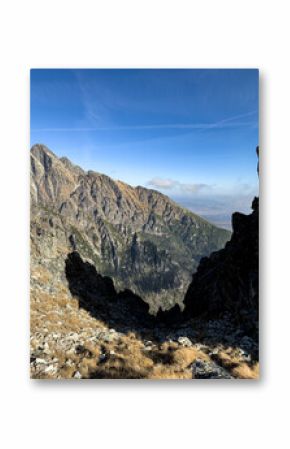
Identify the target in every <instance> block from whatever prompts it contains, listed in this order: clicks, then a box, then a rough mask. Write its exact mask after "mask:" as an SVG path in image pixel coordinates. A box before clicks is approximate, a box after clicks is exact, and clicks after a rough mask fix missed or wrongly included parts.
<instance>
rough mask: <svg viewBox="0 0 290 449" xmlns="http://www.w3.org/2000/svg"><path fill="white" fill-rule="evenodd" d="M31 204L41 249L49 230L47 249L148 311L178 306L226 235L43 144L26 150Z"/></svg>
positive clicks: (164, 200)
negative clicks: (89, 269)
mask: <svg viewBox="0 0 290 449" xmlns="http://www.w3.org/2000/svg"><path fill="white" fill-rule="evenodd" d="M31 207H32V209H33V214H32V217H36V218H35V221H37V219H40V217H41V223H39V222H38V224H37V225H36V223H32V226H33V225H35V229H38V230H39V229H40V228H41V231H39V232H40V233H41V239H42V244H44V243H45V241H46V239H47V242H50V243H49V244H50V245H51V238H50V237H51V233H52V232H55V234H54V237H53V239H52V242H53V245H54V247H55V246H57V245H60V246H61V248H63V249H62V250H60V251H63V252H68V251H71V250H72V249H73V250H77V251H78V253H79V254H80V255H81V257H83V258H84V259H88V260H90V261H91V262H92V263H93V264H94V265H95V266H96V268H97V270H98V273H100V274H101V275H103V276H109V277H111V278H112V279H113V280H114V285H115V287H116V289H117V290H118V291H121V290H124V289H130V290H131V291H132V292H133V293H134V294H136V295H138V296H140V297H141V298H143V299H144V300H145V301H147V302H148V303H149V304H150V311H151V312H152V313H156V312H157V310H158V308H159V307H161V308H163V309H168V308H171V307H172V306H173V305H174V304H179V305H180V307H182V302H183V297H184V294H185V292H186V289H187V287H188V285H189V283H190V280H191V275H192V273H193V272H194V271H195V270H196V268H197V266H198V263H199V260H200V259H201V257H203V256H206V255H209V254H210V253H211V252H212V251H214V250H217V249H220V248H222V247H223V246H224V245H225V243H226V241H227V240H228V239H229V238H230V232H228V231H226V230H224V229H219V228H217V227H216V226H214V225H212V224H210V223H208V222H207V221H205V220H204V219H202V218H201V217H199V216H197V215H195V214H193V213H192V212H190V211H188V210H186V209H184V208H182V207H180V206H179V205H178V204H176V203H174V202H173V201H172V200H171V199H170V198H169V197H167V196H165V195H163V194H162V193H160V192H158V191H156V190H151V189H146V188H145V187H141V186H138V187H132V186H130V185H128V184H126V183H124V182H122V181H116V180H113V179H112V178H110V177H109V176H107V175H105V174H101V173H97V172H95V171H91V170H90V171H88V172H85V171H84V170H82V169H81V168H80V167H78V166H76V165H74V164H73V163H72V162H71V161H69V159H67V158H58V157H57V156H56V155H55V154H54V153H53V152H52V151H50V150H49V149H48V148H47V147H45V146H44V145H34V146H33V147H32V149H31ZM52 222H57V223H58V229H57V231H56V230H52V228H51V226H50V225H49V223H52ZM46 223H48V225H46ZM46 229H48V230H49V235H47V231H46ZM48 237H49V238H48ZM37 238H38V235H37V233H36V236H35V241H37ZM72 241H73V246H72V244H71V242H72ZM42 250H43V249H42V248H41V245H40V242H39V251H42ZM47 250H48V252H49V250H50V249H49V248H47ZM52 257H55V256H54V255H52Z"/></svg>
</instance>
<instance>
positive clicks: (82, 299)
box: [65, 251, 154, 332]
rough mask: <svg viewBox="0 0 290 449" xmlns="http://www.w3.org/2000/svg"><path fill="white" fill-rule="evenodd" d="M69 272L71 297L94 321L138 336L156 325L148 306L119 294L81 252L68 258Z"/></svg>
mask: <svg viewBox="0 0 290 449" xmlns="http://www.w3.org/2000/svg"><path fill="white" fill-rule="evenodd" d="M65 272H66V278H67V280H68V286H69V290H70V292H71V294H72V295H73V296H74V297H76V298H78V301H79V305H80V307H82V308H83V309H85V310H87V311H88V312H89V313H90V314H91V315H92V316H93V317H94V318H97V319H101V320H104V321H105V322H106V323H107V324H109V325H110V326H114V327H116V328H118V329H128V330H134V331H137V332H138V331H139V330H141V329H142V328H143V327H144V326H145V327H150V326H151V325H153V323H154V321H153V317H152V316H151V315H150V314H149V306H148V304H147V303H145V302H144V301H143V300H142V299H141V298H140V297H138V296H137V295H134V293H132V292H131V291H130V290H124V291H122V292H120V293H117V292H116V290H115V287H114V283H113V281H112V279H111V278H109V277H107V276H101V275H100V274H99V273H98V272H97V271H96V268H95V267H94V265H92V264H90V263H89V262H85V261H83V260H82V258H81V256H80V255H79V253H78V252H77V251H73V252H72V253H70V254H68V256H67V259H66V261H65Z"/></svg>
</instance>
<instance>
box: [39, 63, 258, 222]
mask: <svg viewBox="0 0 290 449" xmlns="http://www.w3.org/2000/svg"><path fill="white" fill-rule="evenodd" d="M258 103H259V99H258V71H257V70H255V69H243V70H236V69H232V70H229V69H225V70H179V69H176V70H167V69H166V70H161V69H160V70H155V69H154V70H145V69H138V70H110V69H108V70H59V69H57V70H54V69H50V70H46V69H33V70H32V71H31V145H33V144H34V143H44V144H45V145H47V146H48V147H49V148H50V149H51V150H52V151H53V152H54V153H56V154H57V155H59V156H64V155H65V156H67V157H68V158H69V159H71V160H72V161H73V162H74V163H76V164H78V165H80V166H81V167H83V168H85V169H92V170H96V171H98V172H101V173H106V174H107V175H109V176H111V177H113V178H115V179H120V180H123V181H125V182H127V183H129V184H131V185H143V186H145V187H150V188H155V189H157V190H160V191H162V192H163V193H166V194H167V195H168V196H171V197H172V198H174V199H175V200H177V201H179V202H181V203H182V204H185V205H186V206H187V207H189V208H191V209H192V210H194V211H195V212H197V213H200V214H202V215H204V216H207V218H209V219H211V220H212V221H216V222H218V220H220V222H221V223H222V222H224V223H225V224H226V225H228V221H229V216H230V214H231V213H232V212H233V211H234V210H241V211H244V212H249V211H250V208H249V206H250V203H251V198H252V197H253V195H254V194H257V189H258V180H257V173H256V163H257V161H256V155H255V147H256V145H257V144H258V133H259V131H258ZM215 217H219V218H218V219H217V218H215ZM222 217H223V218H222ZM224 223H223V224H224Z"/></svg>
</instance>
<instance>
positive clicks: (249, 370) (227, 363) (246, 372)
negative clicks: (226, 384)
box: [216, 348, 259, 379]
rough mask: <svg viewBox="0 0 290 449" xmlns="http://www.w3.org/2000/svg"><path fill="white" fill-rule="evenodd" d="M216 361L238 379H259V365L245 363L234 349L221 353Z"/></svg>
mask: <svg viewBox="0 0 290 449" xmlns="http://www.w3.org/2000/svg"><path fill="white" fill-rule="evenodd" d="M216 360H217V361H218V362H219V364H221V365H222V366H223V367H224V368H226V369H228V370H229V372H230V373H231V374H232V375H233V376H234V377H236V378H238V379H258V378H259V363H255V364H253V365H252V364H250V363H246V362H244V361H243V360H242V359H241V358H240V357H238V356H237V354H236V351H235V350H234V349H233V348H227V350H225V351H220V352H219V353H218V355H217V356H216Z"/></svg>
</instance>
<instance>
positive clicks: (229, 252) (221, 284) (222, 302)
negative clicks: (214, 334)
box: [184, 198, 259, 340]
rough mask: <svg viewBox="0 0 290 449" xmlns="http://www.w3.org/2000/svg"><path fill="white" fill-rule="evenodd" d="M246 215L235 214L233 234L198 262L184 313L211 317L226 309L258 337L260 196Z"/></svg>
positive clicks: (233, 217)
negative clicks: (250, 211)
mask: <svg viewBox="0 0 290 449" xmlns="http://www.w3.org/2000/svg"><path fill="white" fill-rule="evenodd" d="M252 209H253V212H252V213H251V214H249V215H244V214H241V213H237V212H236V213H234V214H233V216H232V227H233V234H232V237H231V240H230V241H229V242H227V244H226V246H225V248H224V249H221V250H220V251H217V252H214V253H212V254H211V255H210V257H205V258H203V259H202V260H201V261H200V264H199V267H198V269H197V272H196V273H195V274H194V275H193V279H192V282H191V284H190V286H189V288H188V291H187V293H186V296H185V300H184V305H185V310H184V315H185V317H193V316H198V315H201V314H203V317H204V318H206V319H213V318H216V317H218V316H219V315H223V314H224V313H225V312H229V313H230V314H231V316H232V317H233V319H234V320H235V321H236V322H238V323H239V325H241V326H242V327H243V328H245V329H246V330H247V332H248V335H252V336H253V337H254V338H255V339H256V340H257V338H258V309H259V304H258V301H259V300H258V298H259V294H258V290H259V199H258V198H255V199H254V201H253V203H252Z"/></svg>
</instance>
